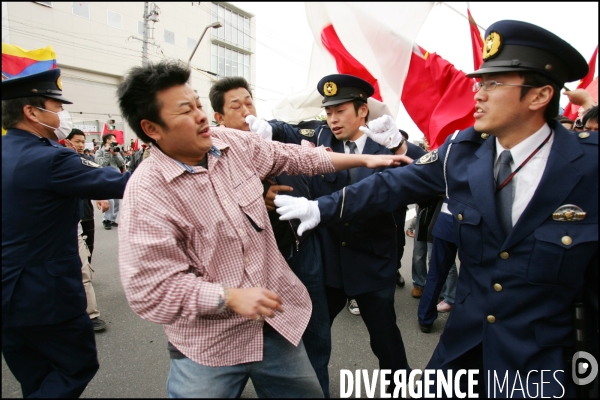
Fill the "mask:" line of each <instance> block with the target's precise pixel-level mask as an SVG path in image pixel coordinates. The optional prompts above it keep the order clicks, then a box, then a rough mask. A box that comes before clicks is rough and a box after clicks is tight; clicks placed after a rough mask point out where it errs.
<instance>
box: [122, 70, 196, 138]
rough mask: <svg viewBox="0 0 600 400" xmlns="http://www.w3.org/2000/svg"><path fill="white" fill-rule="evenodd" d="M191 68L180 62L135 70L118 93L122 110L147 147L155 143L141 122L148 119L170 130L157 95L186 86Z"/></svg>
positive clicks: (127, 77)
mask: <svg viewBox="0 0 600 400" xmlns="http://www.w3.org/2000/svg"><path fill="white" fill-rule="evenodd" d="M190 73H191V72H190V68H189V67H188V66H187V65H185V64H184V63H182V62H180V61H161V62H159V63H149V64H148V65H147V66H146V67H133V68H132V69H131V70H129V73H128V74H127V76H126V77H125V80H124V81H123V82H122V83H121V84H120V85H119V88H118V89H117V97H118V99H119V108H120V109H121V115H123V117H124V118H125V120H126V121H127V123H128V124H129V126H130V127H131V129H133V131H134V132H135V134H136V135H137V136H138V137H139V138H140V139H141V140H142V142H146V143H155V144H156V142H155V141H154V139H152V138H151V137H149V136H148V135H146V133H144V130H143V129H142V126H141V124H140V123H141V122H142V120H144V119H147V120H148V121H151V122H154V123H155V124H158V125H159V126H160V127H162V128H164V129H166V128H167V126H166V124H165V122H164V121H163V120H162V118H161V117H160V109H161V107H162V104H159V102H158V100H157V99H156V94H157V93H158V92H160V91H161V90H165V89H169V88H171V87H173V86H179V85H185V84H186V83H187V82H188V80H189V78H190Z"/></svg>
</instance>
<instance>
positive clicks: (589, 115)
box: [582, 106, 598, 127]
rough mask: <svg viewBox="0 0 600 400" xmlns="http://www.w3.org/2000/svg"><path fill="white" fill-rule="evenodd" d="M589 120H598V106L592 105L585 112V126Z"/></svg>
mask: <svg viewBox="0 0 600 400" xmlns="http://www.w3.org/2000/svg"><path fill="white" fill-rule="evenodd" d="M589 120H592V121H594V120H595V121H598V106H593V107H590V109H589V110H587V111H586V112H585V114H583V120H582V122H583V126H584V127H585V125H586V124H587V123H588V121H589Z"/></svg>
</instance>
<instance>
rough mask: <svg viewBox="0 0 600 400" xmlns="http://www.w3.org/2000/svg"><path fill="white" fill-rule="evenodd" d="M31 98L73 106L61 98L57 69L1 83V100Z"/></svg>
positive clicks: (58, 71) (60, 85) (58, 70)
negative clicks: (35, 97)
mask: <svg viewBox="0 0 600 400" xmlns="http://www.w3.org/2000/svg"><path fill="white" fill-rule="evenodd" d="M32 96H44V97H49V98H52V99H55V100H58V101H60V102H62V103H66V104H73V102H71V101H69V100H67V99H65V98H64V97H62V83H61V81H60V69H58V68H54V69H49V70H48V71H44V72H39V73H37V74H31V75H27V76H22V77H19V78H12V79H5V80H3V81H2V100H10V99H18V98H21V97H32Z"/></svg>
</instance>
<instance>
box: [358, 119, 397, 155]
mask: <svg viewBox="0 0 600 400" xmlns="http://www.w3.org/2000/svg"><path fill="white" fill-rule="evenodd" d="M358 129H360V131H361V132H362V133H364V134H365V135H367V136H368V137H370V138H371V139H372V140H373V141H375V142H377V143H379V144H380V145H382V146H384V147H387V148H388V149H393V148H394V147H397V146H398V145H399V144H400V143H402V138H403V136H402V134H401V133H400V131H399V130H398V127H397V126H396V123H395V122H394V120H393V119H392V117H390V116H389V115H384V116H381V117H379V118H377V119H374V120H373V121H371V122H369V123H368V124H367V126H361V127H359V128H358Z"/></svg>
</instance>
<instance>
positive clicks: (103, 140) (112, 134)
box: [102, 133, 117, 145]
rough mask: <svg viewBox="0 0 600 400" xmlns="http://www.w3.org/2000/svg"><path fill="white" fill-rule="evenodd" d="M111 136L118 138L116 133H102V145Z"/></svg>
mask: <svg viewBox="0 0 600 400" xmlns="http://www.w3.org/2000/svg"><path fill="white" fill-rule="evenodd" d="M111 137H114V138H115V139H116V138H117V137H116V136H115V134H114V133H107V134H106V135H102V145H105V144H106V142H107V141H108V139H110V138H111Z"/></svg>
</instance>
